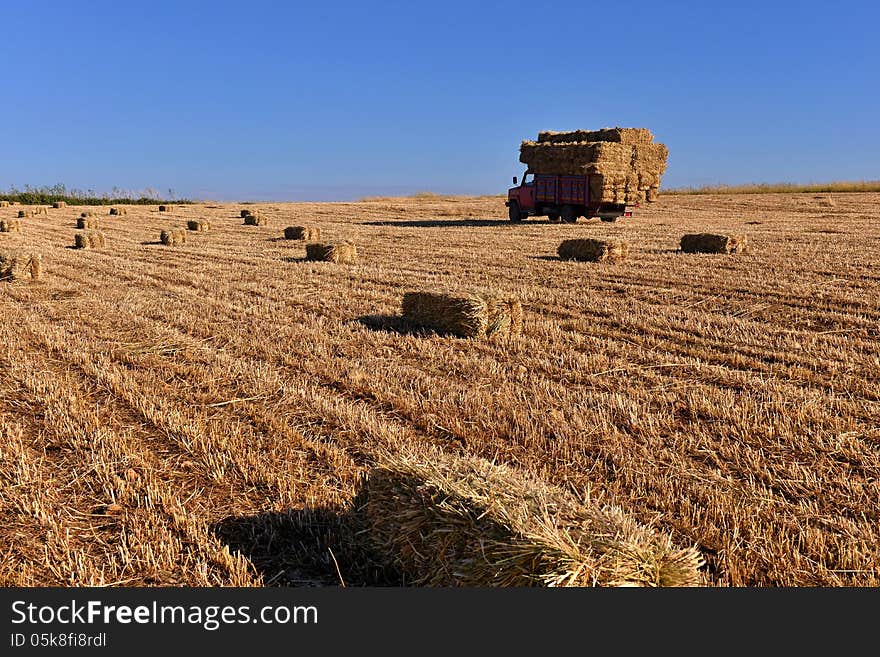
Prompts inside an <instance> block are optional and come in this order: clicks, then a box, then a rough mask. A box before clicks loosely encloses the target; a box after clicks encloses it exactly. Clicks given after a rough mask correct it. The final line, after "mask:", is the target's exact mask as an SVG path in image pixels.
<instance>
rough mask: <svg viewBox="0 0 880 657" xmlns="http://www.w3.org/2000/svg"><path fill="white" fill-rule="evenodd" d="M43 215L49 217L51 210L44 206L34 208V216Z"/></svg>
mask: <svg viewBox="0 0 880 657" xmlns="http://www.w3.org/2000/svg"><path fill="white" fill-rule="evenodd" d="M41 214H44V215H46V216H47V217H48V216H49V208H46V207H43V206H42V205H41V206H40V207H37V208H34V216H37V215H41Z"/></svg>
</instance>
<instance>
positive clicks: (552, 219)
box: [547, 214, 559, 224]
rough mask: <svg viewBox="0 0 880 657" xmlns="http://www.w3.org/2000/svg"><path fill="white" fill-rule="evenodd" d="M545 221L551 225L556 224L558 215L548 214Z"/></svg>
mask: <svg viewBox="0 0 880 657" xmlns="http://www.w3.org/2000/svg"><path fill="white" fill-rule="evenodd" d="M547 221H549V222H550V223H551V224H558V223H559V215H558V214H548V215H547Z"/></svg>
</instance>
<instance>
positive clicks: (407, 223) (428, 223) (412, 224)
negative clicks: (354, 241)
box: [360, 219, 550, 228]
mask: <svg viewBox="0 0 880 657" xmlns="http://www.w3.org/2000/svg"><path fill="white" fill-rule="evenodd" d="M522 223H523V224H526V223H530V224H546V223H550V222H549V221H524V222H522ZM360 225H361V226H400V227H403V228H463V227H480V226H520V225H522V224H516V223H513V222H511V221H509V220H508V219H405V220H402V221H394V220H392V219H388V220H382V221H362V222H360Z"/></svg>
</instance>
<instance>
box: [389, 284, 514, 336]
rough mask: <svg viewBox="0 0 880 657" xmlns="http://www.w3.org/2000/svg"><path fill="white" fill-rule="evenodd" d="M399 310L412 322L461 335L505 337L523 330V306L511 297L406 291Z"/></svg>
mask: <svg viewBox="0 0 880 657" xmlns="http://www.w3.org/2000/svg"><path fill="white" fill-rule="evenodd" d="M401 312H402V314H403V316H404V318H405V319H406V320H407V321H409V322H411V323H412V324H415V325H417V326H423V327H425V328H430V329H433V330H435V331H437V332H439V333H450V334H452V335H457V336H460V337H463V338H470V337H482V336H487V337H506V336H510V335H517V334H519V333H520V332H521V331H522V321H523V311H522V305H521V304H520V302H519V300H518V299H516V298H514V297H505V296H497V295H491V294H484V293H473V294H469V295H465V296H455V295H451V294H444V293H437V292H407V293H406V294H404V295H403V301H402V303H401Z"/></svg>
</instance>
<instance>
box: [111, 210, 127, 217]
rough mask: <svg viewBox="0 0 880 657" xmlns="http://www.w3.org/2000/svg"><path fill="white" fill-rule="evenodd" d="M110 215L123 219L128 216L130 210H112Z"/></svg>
mask: <svg viewBox="0 0 880 657" xmlns="http://www.w3.org/2000/svg"><path fill="white" fill-rule="evenodd" d="M110 214H112V215H115V216H119V217H121V216H122V215H124V214H128V210H127V209H126V208H110Z"/></svg>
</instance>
